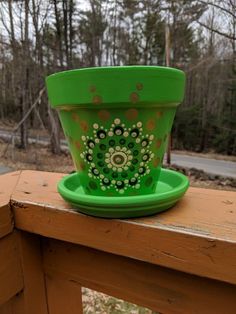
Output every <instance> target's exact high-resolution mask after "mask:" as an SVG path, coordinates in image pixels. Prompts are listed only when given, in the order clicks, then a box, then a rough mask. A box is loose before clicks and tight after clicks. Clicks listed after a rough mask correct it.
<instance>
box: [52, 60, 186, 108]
mask: <svg viewBox="0 0 236 314" xmlns="http://www.w3.org/2000/svg"><path fill="white" fill-rule="evenodd" d="M46 84H47V88H48V96H49V101H50V103H51V106H52V107H58V106H65V105H75V106H78V105H80V106H81V105H85V106H87V105H95V106H96V105H99V107H101V106H103V105H105V104H106V105H107V104H109V106H110V105H112V106H114V104H115V105H117V104H126V105H128V104H131V105H132V104H135V105H140V104H145V103H149V104H156V103H159V104H171V103H172V104H174V105H177V104H179V103H180V102H181V101H182V100H183V96H184V85H185V74H184V72H183V71H181V70H178V69H174V68H169V67H161V66H142V65H136V66H107V67H92V68H81V69H75V70H69V71H63V72H58V73H55V74H52V75H50V76H48V77H47V78H46Z"/></svg>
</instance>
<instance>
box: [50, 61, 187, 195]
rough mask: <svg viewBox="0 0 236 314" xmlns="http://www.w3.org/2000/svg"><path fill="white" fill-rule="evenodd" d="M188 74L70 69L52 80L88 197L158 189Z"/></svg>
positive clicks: (52, 96)
mask: <svg viewBox="0 0 236 314" xmlns="http://www.w3.org/2000/svg"><path fill="white" fill-rule="evenodd" d="M184 81H185V80H184V74H183V72H181V71H178V70H173V69H168V68H160V67H143V66H142V67H138V66H137V67H108V68H96V69H93V68H92V69H83V70H77V71H67V72H62V73H59V74H56V75H52V76H50V77H49V78H48V81H47V87H48V91H49V99H50V102H51V104H52V106H53V107H55V108H57V109H58V112H59V116H60V120H61V124H62V127H63V130H64V133H65V136H66V138H67V140H68V144H69V148H70V152H71V155H72V158H73V161H74V164H75V168H76V170H77V172H78V176H79V179H80V182H81V186H82V187H83V189H84V191H85V193H87V194H91V195H100V196H101V195H103V196H131V195H140V194H142V195H144V194H151V193H154V192H155V191H156V186H157V182H158V179H159V174H160V171H161V166H162V160H163V156H164V153H165V149H166V145H167V142H168V137H169V134H170V131H171V127H172V124H173V120H174V116H175V112H176V108H177V106H178V104H179V102H180V101H181V100H182V98H183V94H184Z"/></svg>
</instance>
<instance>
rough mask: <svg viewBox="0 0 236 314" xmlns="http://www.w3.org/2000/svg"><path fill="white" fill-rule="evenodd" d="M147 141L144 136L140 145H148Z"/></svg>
mask: <svg viewBox="0 0 236 314" xmlns="http://www.w3.org/2000/svg"><path fill="white" fill-rule="evenodd" d="M148 143H149V141H148V139H146V138H145V139H143V140H142V142H141V145H142V147H146V146H148Z"/></svg>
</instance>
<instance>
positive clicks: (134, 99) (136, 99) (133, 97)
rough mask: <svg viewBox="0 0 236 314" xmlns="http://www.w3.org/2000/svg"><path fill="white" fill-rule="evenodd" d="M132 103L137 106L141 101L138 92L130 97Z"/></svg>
mask: <svg viewBox="0 0 236 314" xmlns="http://www.w3.org/2000/svg"><path fill="white" fill-rule="evenodd" d="M129 99H130V101H131V102H132V103H133V104H135V103H137V102H138V101H139V95H138V94H137V93H136V92H133V93H131V94H130V96H129Z"/></svg>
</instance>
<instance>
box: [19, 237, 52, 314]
mask: <svg viewBox="0 0 236 314" xmlns="http://www.w3.org/2000/svg"><path fill="white" fill-rule="evenodd" d="M19 246H20V253H21V264H22V270H23V274H24V291H23V295H22V297H23V303H24V314H33V313H34V314H48V308H47V300H46V289H45V278H44V273H43V269H42V256H41V246H40V239H39V237H38V236H36V235H33V234H30V233H26V232H22V231H20V232H19Z"/></svg>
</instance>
